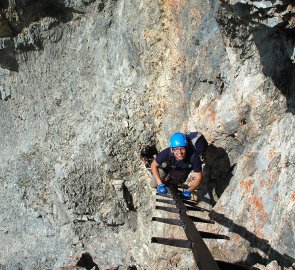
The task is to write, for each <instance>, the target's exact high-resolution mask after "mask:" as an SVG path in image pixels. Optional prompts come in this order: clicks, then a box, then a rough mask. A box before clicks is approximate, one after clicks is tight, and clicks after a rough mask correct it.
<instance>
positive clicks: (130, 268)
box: [127, 265, 137, 270]
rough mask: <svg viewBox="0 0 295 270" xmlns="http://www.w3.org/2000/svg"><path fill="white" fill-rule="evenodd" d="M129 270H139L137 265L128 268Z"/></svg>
mask: <svg viewBox="0 0 295 270" xmlns="http://www.w3.org/2000/svg"><path fill="white" fill-rule="evenodd" d="M127 270H137V267H136V266H135V265H131V266H129V267H128V268H127Z"/></svg>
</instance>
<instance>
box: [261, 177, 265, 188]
mask: <svg viewBox="0 0 295 270" xmlns="http://www.w3.org/2000/svg"><path fill="white" fill-rule="evenodd" d="M264 185H265V181H264V180H263V179H262V180H260V187H262V188H263V187H264Z"/></svg>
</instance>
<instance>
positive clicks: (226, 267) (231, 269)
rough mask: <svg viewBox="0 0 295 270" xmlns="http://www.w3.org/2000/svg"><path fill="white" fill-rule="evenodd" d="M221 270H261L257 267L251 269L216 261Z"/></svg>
mask: <svg viewBox="0 0 295 270" xmlns="http://www.w3.org/2000/svg"><path fill="white" fill-rule="evenodd" d="M216 262H217V264H218V266H219V268H220V270H246V269H248V270H259V269H258V268H256V267H249V266H244V265H240V264H234V263H228V262H223V261H216Z"/></svg>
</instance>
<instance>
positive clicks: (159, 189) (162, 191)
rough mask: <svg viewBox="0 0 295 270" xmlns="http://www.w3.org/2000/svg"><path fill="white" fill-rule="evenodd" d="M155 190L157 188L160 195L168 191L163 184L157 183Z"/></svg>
mask: <svg viewBox="0 0 295 270" xmlns="http://www.w3.org/2000/svg"><path fill="white" fill-rule="evenodd" d="M157 190H158V193H159V194H161V195H165V194H167V193H168V190H167V188H166V186H165V184H158V186H157Z"/></svg>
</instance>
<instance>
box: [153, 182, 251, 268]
mask: <svg viewBox="0 0 295 270" xmlns="http://www.w3.org/2000/svg"><path fill="white" fill-rule="evenodd" d="M167 189H168V191H169V194H167V195H160V194H157V195H158V196H160V197H162V198H160V199H159V198H157V199H156V201H157V202H160V203H165V204H169V205H173V206H175V207H166V206H156V209H159V210H163V211H167V212H172V213H176V214H179V218H180V219H172V218H161V217H153V218H152V221H157V222H162V223H165V224H170V225H177V226H181V227H183V229H184V232H185V235H186V237H187V239H174V238H164V237H152V239H151V241H152V243H158V244H163V245H168V246H174V247H180V248H189V249H191V251H192V253H193V257H194V260H195V262H196V264H197V266H198V268H199V270H240V269H241V270H243V269H251V268H247V267H245V266H241V265H237V264H232V263H227V262H223V261H218V260H215V259H214V258H213V255H212V254H211V252H210V250H209V249H208V247H207V245H206V244H205V242H204V240H203V238H211V239H227V240H229V239H230V238H229V237H228V236H226V235H221V234H216V233H210V232H203V231H198V229H197V228H196V226H195V224H194V222H202V223H211V224H214V223H215V222H214V221H212V220H209V219H203V218H200V217H195V216H190V215H188V214H187V211H202V212H204V211H208V212H210V211H209V210H207V209H204V208H201V207H199V206H197V203H196V202H194V201H190V200H183V199H181V197H180V195H179V191H178V187H176V186H168V187H167Z"/></svg>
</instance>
